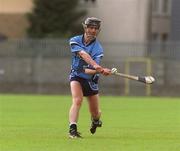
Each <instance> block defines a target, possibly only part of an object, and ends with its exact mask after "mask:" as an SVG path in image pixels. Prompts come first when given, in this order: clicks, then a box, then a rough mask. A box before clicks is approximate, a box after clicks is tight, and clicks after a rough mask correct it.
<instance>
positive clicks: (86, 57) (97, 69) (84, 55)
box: [78, 50, 111, 76]
mask: <svg viewBox="0 0 180 151" xmlns="http://www.w3.org/2000/svg"><path fill="white" fill-rule="evenodd" d="M78 54H79V56H81V58H83V60H84V61H86V62H87V63H88V64H89V65H91V66H93V68H94V69H95V71H92V70H90V69H89V70H86V71H85V73H87V74H95V73H101V74H103V75H105V76H107V75H110V74H111V70H110V69H108V68H103V67H101V66H100V65H98V64H97V63H96V62H95V61H94V60H93V59H92V58H91V56H90V55H89V54H88V53H86V52H85V51H83V50H82V51H79V52H78Z"/></svg>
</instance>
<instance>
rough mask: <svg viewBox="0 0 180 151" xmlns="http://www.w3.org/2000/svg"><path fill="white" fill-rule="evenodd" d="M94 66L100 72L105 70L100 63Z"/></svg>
mask: <svg viewBox="0 0 180 151" xmlns="http://www.w3.org/2000/svg"><path fill="white" fill-rule="evenodd" d="M93 67H94V69H95V70H96V71H97V72H99V73H103V72H104V68H103V67H101V66H100V65H94V66H93Z"/></svg>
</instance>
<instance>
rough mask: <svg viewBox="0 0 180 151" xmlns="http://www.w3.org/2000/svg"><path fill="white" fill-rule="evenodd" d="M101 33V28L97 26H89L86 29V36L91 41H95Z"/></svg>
mask: <svg viewBox="0 0 180 151" xmlns="http://www.w3.org/2000/svg"><path fill="white" fill-rule="evenodd" d="M98 33H99V28H98V27H97V26H88V27H86V28H85V34H86V36H87V37H88V38H89V39H94V38H96V36H97V35H98Z"/></svg>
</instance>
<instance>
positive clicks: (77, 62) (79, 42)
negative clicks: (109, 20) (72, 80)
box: [69, 35, 103, 79]
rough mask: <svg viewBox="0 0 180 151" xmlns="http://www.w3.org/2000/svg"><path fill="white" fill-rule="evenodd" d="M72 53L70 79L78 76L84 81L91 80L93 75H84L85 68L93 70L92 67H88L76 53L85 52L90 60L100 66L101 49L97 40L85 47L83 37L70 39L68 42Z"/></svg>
mask: <svg viewBox="0 0 180 151" xmlns="http://www.w3.org/2000/svg"><path fill="white" fill-rule="evenodd" d="M69 43H70V48H71V52H72V65H71V74H70V76H71V77H74V76H78V77H81V78H84V79H91V78H92V76H93V75H89V74H86V73H84V69H85V68H90V69H93V67H92V66H90V65H88V64H87V63H86V62H85V61H84V60H83V59H82V58H81V57H80V56H79V55H78V53H77V52H79V51H82V50H83V51H85V52H87V53H88V54H89V55H90V56H91V58H92V59H93V60H94V61H95V62H96V63H97V64H100V61H101V59H102V57H103V48H102V46H101V44H100V43H99V41H98V40H97V39H95V40H93V41H92V42H91V43H90V44H88V45H85V44H84V42H83V35H79V36H75V37H72V38H71V39H70V41H69Z"/></svg>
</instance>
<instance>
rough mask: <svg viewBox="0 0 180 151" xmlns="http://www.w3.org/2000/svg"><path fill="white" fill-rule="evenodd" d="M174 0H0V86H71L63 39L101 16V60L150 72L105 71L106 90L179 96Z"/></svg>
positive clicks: (63, 90) (36, 90)
mask: <svg viewBox="0 0 180 151" xmlns="http://www.w3.org/2000/svg"><path fill="white" fill-rule="evenodd" d="M179 9H180V1H179V0H51V1H49V0H0V93H26V94H31V93H33V94H70V90H69V82H68V74H69V72H70V64H71V53H70V48H69V43H68V40H69V38H70V37H71V36H74V35H76V34H82V32H83V30H82V25H81V23H82V22H83V20H84V19H85V18H86V17H87V16H94V17H98V18H100V19H101V20H102V27H101V32H100V34H99V36H98V39H99V40H100V41H101V43H102V46H103V48H104V53H105V56H104V59H103V61H102V65H103V66H105V67H108V68H112V67H116V68H118V69H119V70H120V72H122V73H127V74H132V75H141V76H145V75H152V76H154V77H155V79H156V82H155V83H154V84H153V85H145V84H142V83H138V82H136V81H130V80H127V79H123V78H120V77H115V76H111V77H102V76H101V79H100V90H101V91H100V92H101V94H103V95H132V96H144V95H148V96H180V13H179Z"/></svg>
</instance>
